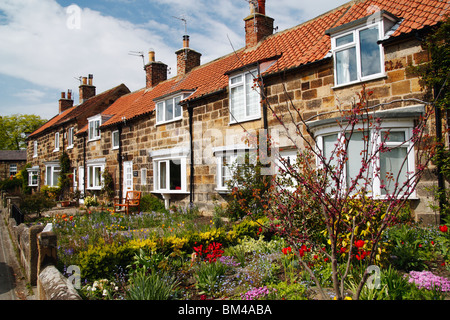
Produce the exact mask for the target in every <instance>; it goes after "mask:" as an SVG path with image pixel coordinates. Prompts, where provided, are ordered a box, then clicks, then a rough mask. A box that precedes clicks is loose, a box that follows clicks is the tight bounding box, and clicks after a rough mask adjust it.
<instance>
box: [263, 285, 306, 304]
mask: <svg viewBox="0 0 450 320" xmlns="http://www.w3.org/2000/svg"><path fill="white" fill-rule="evenodd" d="M269 288H270V289H275V290H272V291H271V293H270V294H269V296H268V298H269V299H271V300H275V299H277V300H307V298H306V291H307V290H306V287H305V286H304V285H303V284H301V283H291V284H288V283H287V282H279V283H277V284H271V285H269Z"/></svg>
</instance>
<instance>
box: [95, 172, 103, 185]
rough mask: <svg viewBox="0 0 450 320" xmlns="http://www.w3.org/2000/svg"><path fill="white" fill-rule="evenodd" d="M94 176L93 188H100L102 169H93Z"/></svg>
mask: <svg viewBox="0 0 450 320" xmlns="http://www.w3.org/2000/svg"><path fill="white" fill-rule="evenodd" d="M94 174H95V178H94V179H95V180H94V181H95V182H94V183H95V186H96V187H100V186H101V181H102V168H101V167H95V168H94Z"/></svg>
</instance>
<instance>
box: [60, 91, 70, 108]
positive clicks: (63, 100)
mask: <svg viewBox="0 0 450 320" xmlns="http://www.w3.org/2000/svg"><path fill="white" fill-rule="evenodd" d="M71 97H72V91H71V90H68V91H67V99H66V93H65V92H61V99H60V100H59V113H62V112H64V111H66V110H67V109H70V108H72V107H73V100H72V99H71Z"/></svg>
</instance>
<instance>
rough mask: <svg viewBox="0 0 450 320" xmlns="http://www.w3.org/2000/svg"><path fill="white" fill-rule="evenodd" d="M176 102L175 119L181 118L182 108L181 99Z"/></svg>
mask: <svg viewBox="0 0 450 320" xmlns="http://www.w3.org/2000/svg"><path fill="white" fill-rule="evenodd" d="M174 101H175V118H178V117H181V106H180V104H179V103H180V101H181V97H177V98H175V99H174Z"/></svg>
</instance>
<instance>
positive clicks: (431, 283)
mask: <svg viewBox="0 0 450 320" xmlns="http://www.w3.org/2000/svg"><path fill="white" fill-rule="evenodd" d="M408 282H409V283H414V284H415V285H416V286H417V287H418V288H419V289H422V288H425V289H427V290H432V289H433V288H435V289H439V288H440V291H442V292H450V280H449V279H447V278H444V277H439V276H436V275H434V274H433V273H431V272H430V271H411V272H410V273H409V280H408Z"/></svg>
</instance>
